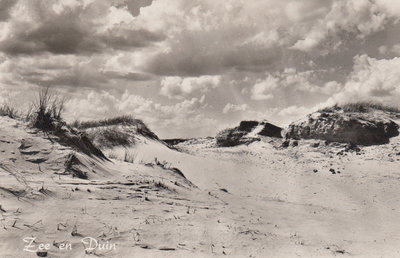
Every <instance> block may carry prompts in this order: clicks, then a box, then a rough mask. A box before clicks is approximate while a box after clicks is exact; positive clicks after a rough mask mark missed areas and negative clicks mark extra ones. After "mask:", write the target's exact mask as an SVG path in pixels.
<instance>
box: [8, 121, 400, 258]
mask: <svg viewBox="0 0 400 258" xmlns="http://www.w3.org/2000/svg"><path fill="white" fill-rule="evenodd" d="M0 120H1V123H0V205H1V211H0V216H1V217H0V220H1V225H0V257H38V254H39V255H41V253H38V254H37V253H36V252H32V253H31V252H29V251H24V248H25V249H29V250H30V251H33V250H36V249H37V248H38V247H39V245H40V244H44V245H45V244H47V243H48V244H49V246H48V247H49V250H47V257H93V256H100V257H166V256H167V257H210V256H229V257H333V256H339V257H340V256H344V257H346V256H347V257H350V256H354V257H398V256H399V255H400V234H399V232H400V223H398V217H399V215H400V213H399V212H400V201H399V199H400V185H399V184H400V183H399V182H400V145H399V143H400V137H396V138H393V139H392V141H391V142H390V143H389V144H386V145H381V146H371V147H363V148H362V150H361V152H359V153H357V152H355V151H354V152H344V151H343V150H344V145H337V146H331V145H330V146H326V145H325V144H324V143H323V142H319V141H299V146H295V147H294V146H290V147H288V148H286V149H283V148H281V147H279V146H280V144H281V140H279V139H276V140H273V139H271V138H263V139H262V141H260V142H254V143H252V144H250V145H249V146H238V147H233V148H217V147H215V144H214V141H213V140H212V139H198V140H192V141H188V142H184V143H181V144H179V145H178V146H177V147H178V149H180V150H181V152H179V151H175V150H171V149H168V148H167V147H165V146H164V145H162V144H160V143H158V142H155V141H151V140H147V139H144V138H142V139H141V140H140V141H138V143H137V145H135V147H132V148H131V149H129V150H128V152H129V153H130V154H131V156H132V157H134V160H133V163H129V162H123V161H119V160H116V159H113V160H112V161H111V162H107V161H100V160H97V159H94V158H90V157H87V156H83V155H79V154H77V155H78V157H79V158H80V159H81V161H82V162H83V164H82V169H86V170H87V171H89V173H90V177H89V180H83V179H77V178H72V177H71V176H70V175H64V174H65V173H64V172H65V166H64V162H65V159H66V158H65V157H66V156H67V155H68V154H69V153H71V152H72V150H71V149H69V148H68V147H63V146H60V145H59V144H57V143H56V142H55V141H54V140H53V141H52V140H51V138H50V139H49V137H47V136H44V135H43V134H42V133H40V132H37V131H34V130H31V129H27V128H26V125H25V124H23V123H21V122H17V121H15V120H12V119H8V118H2V117H1V118H0ZM316 143H319V146H318V147H313V146H315V144H316ZM21 145H22V147H21ZM111 152H112V153H113V154H114V156H121V155H123V152H125V150H124V149H114V150H112V151H110V153H111ZM155 160H157V162H156V161H155ZM164 161H165V165H164V166H160V165H157V164H159V163H164ZM170 167H171V168H172V167H176V168H179V170H180V171H182V172H183V174H184V175H185V177H186V178H187V180H186V179H185V178H182V177H181V176H179V175H178V174H177V173H175V172H174V171H173V170H171V169H169V168H170ZM331 169H334V170H335V173H333V172H332V171H330V170H331ZM189 181H190V182H189ZM87 237H91V238H92V239H96V241H97V243H98V244H99V245H98V247H97V248H95V249H94V250H86V251H85V249H87V248H88V244H86V245H85V244H84V243H82V239H85V238H86V239H88V238H87ZM24 238H25V240H27V241H28V240H30V239H35V241H34V242H32V243H30V245H31V246H33V247H29V248H27V247H26V246H27V245H28V244H29V243H28V242H24V241H23V239H24ZM61 247H64V249H65V248H66V249H67V250H62V248H61ZM100 249H103V250H100Z"/></svg>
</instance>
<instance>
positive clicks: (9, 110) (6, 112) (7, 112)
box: [0, 104, 18, 118]
mask: <svg viewBox="0 0 400 258" xmlns="http://www.w3.org/2000/svg"><path fill="white" fill-rule="evenodd" d="M0 116H8V117H10V118H16V117H18V111H17V110H16V109H15V108H14V107H11V106H9V105H7V104H3V106H1V107H0Z"/></svg>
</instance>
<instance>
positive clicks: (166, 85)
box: [160, 75, 221, 99]
mask: <svg viewBox="0 0 400 258" xmlns="http://www.w3.org/2000/svg"><path fill="white" fill-rule="evenodd" d="M220 82H221V76H209V75H204V76H200V77H186V78H182V77H178V76H171V77H165V78H164V79H163V80H162V81H161V90H160V93H161V94H162V95H164V96H167V97H168V98H171V99H172V98H175V99H182V98H184V97H186V96H189V95H191V94H193V93H198V92H200V93H205V92H207V91H208V90H209V89H212V88H216V87H218V86H219V85H220Z"/></svg>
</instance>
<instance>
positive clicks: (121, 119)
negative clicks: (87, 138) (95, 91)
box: [71, 115, 158, 147]
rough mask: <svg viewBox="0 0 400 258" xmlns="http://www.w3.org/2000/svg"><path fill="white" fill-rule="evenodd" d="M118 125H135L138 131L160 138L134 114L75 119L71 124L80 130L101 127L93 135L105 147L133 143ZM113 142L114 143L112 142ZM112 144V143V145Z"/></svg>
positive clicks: (148, 136)
mask: <svg viewBox="0 0 400 258" xmlns="http://www.w3.org/2000/svg"><path fill="white" fill-rule="evenodd" d="M117 125H126V126H134V127H135V128H136V132H137V133H138V134H141V135H143V136H145V137H147V138H150V139H156V140H158V136H157V135H156V134H155V133H153V132H152V131H151V130H150V129H149V128H148V127H147V126H146V124H145V123H143V121H142V120H140V119H136V118H133V117H132V116H128V115H124V116H117V117H113V118H106V119H102V120H92V121H74V122H73V123H72V124H71V126H73V127H75V128H77V129H80V130H88V129H96V130H97V129H99V128H101V127H107V128H101V131H99V130H97V131H96V134H95V135H93V137H92V138H93V139H94V138H96V141H98V142H99V144H101V145H102V146H105V147H113V146H119V145H121V146H127V145H129V144H131V143H132V141H133V139H128V138H132V137H129V135H127V134H126V133H123V132H121V131H120V130H118V129H116V128H113V126H117ZM111 143H112V144H111ZM110 144H111V145H110Z"/></svg>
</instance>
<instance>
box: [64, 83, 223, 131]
mask: <svg viewBox="0 0 400 258" xmlns="http://www.w3.org/2000/svg"><path fill="white" fill-rule="evenodd" d="M206 106H207V104H206V103H205V97H204V96H202V97H201V98H192V99H189V100H184V101H182V102H178V103H176V104H174V105H161V104H158V103H154V102H153V101H152V100H149V99H146V98H143V97H141V96H138V95H135V94H131V93H129V92H128V91H125V92H124V93H123V94H122V95H120V96H118V95H112V94H110V93H109V92H107V91H100V92H99V91H93V90H92V91H89V92H88V93H87V95H86V96H84V98H79V97H74V98H71V99H70V100H69V101H68V102H67V103H66V114H65V117H66V119H67V120H68V121H73V120H75V119H79V120H91V119H99V118H105V117H113V116H117V115H125V114H127V115H132V116H134V117H135V118H139V119H143V120H144V122H145V123H148V124H149V125H150V127H151V128H152V129H154V130H156V131H157V132H162V135H161V137H170V136H175V137H176V136H177V135H180V136H182V137H185V136H189V135H191V134H192V133H193V132H191V130H193V131H194V132H196V133H198V134H199V135H198V136H204V135H207V134H211V132H213V128H214V127H215V124H216V120H214V119H211V118H207V117H206V116H205V115H204V113H203V111H204V108H205V107H206Z"/></svg>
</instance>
